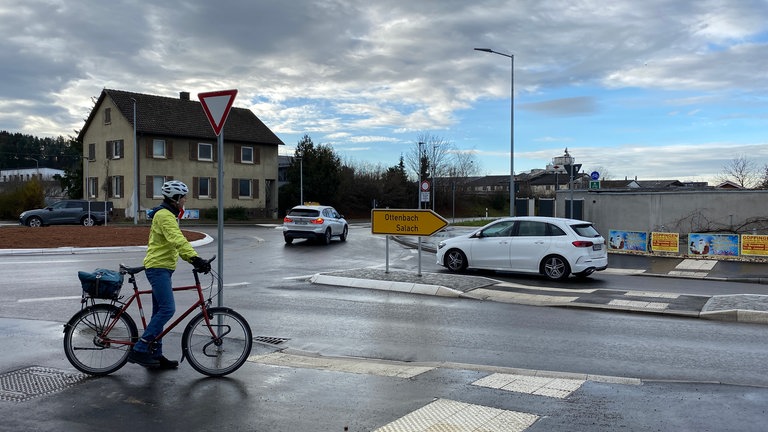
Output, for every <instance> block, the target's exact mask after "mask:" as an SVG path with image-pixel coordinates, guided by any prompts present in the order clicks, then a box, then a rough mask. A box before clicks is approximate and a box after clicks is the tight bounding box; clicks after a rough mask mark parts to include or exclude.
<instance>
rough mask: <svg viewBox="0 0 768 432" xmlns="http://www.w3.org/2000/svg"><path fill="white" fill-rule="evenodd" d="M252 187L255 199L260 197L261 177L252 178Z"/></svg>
mask: <svg viewBox="0 0 768 432" xmlns="http://www.w3.org/2000/svg"><path fill="white" fill-rule="evenodd" d="M251 189H252V192H251V193H252V194H253V198H254V199H259V179H253V180H251Z"/></svg>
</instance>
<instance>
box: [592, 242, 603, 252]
mask: <svg viewBox="0 0 768 432" xmlns="http://www.w3.org/2000/svg"><path fill="white" fill-rule="evenodd" d="M602 249H603V245H602V244H600V243H598V244H593V245H592V250H596V251H598V250H602Z"/></svg>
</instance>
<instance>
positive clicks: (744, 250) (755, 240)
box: [741, 234, 768, 256]
mask: <svg viewBox="0 0 768 432" xmlns="http://www.w3.org/2000/svg"><path fill="white" fill-rule="evenodd" d="M741 254H742V255H750V256H768V235H755V234H742V235H741Z"/></svg>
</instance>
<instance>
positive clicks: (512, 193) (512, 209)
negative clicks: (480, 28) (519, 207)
mask: <svg viewBox="0 0 768 432" xmlns="http://www.w3.org/2000/svg"><path fill="white" fill-rule="evenodd" d="M475 51H483V52H487V53H491V54H498V55H500V56H504V57H508V58H509V60H510V83H511V85H510V90H509V215H510V216H514V215H515V56H514V54H504V53H500V52H498V51H494V50H492V49H490V48H475Z"/></svg>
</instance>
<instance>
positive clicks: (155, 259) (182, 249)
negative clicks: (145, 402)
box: [128, 180, 211, 369]
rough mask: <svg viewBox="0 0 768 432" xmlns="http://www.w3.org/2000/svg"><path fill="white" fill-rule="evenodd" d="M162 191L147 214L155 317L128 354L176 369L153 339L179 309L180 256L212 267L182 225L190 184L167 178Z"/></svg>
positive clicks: (146, 363)
mask: <svg viewBox="0 0 768 432" xmlns="http://www.w3.org/2000/svg"><path fill="white" fill-rule="evenodd" d="M162 192H163V202H162V203H161V204H160V205H159V206H157V207H155V208H154V209H152V210H151V212H150V213H148V215H147V216H148V217H150V218H151V219H152V227H151V229H150V231H149V242H148V243H147V255H146V256H145V257H144V267H145V268H146V270H145V274H146V275H147V279H148V280H149V283H150V285H152V318H151V319H150V321H149V324H147V328H146V329H145V330H144V334H142V335H141V338H140V339H139V341H138V342H136V344H135V345H134V346H133V349H132V350H131V352H130V353H129V354H128V361H129V362H131V363H137V364H140V365H142V366H145V367H154V368H160V369H175V368H176V367H178V366H179V362H178V361H176V360H169V359H167V358H166V357H165V356H164V355H163V344H162V341H161V340H157V341H155V342H154V343H152V341H153V340H154V339H155V338H156V337H157V335H159V334H160V333H162V331H163V327H164V326H165V324H166V323H167V322H168V321H169V320H170V319H171V318H172V317H173V314H174V313H175V312H176V302H175V301H174V298H173V289H172V283H171V276H172V275H173V271H174V270H176V263H177V261H178V259H179V256H181V259H183V260H184V261H187V262H189V263H191V264H192V265H193V266H194V267H195V268H196V269H197V270H199V271H202V272H208V271H210V270H211V265H210V263H208V262H206V261H205V260H203V259H202V258H200V257H199V256H198V255H197V252H195V249H194V248H193V247H192V245H191V244H189V241H188V240H187V239H186V237H184V234H182V232H181V228H179V217H180V215H182V214H183V212H184V203H185V202H186V201H187V193H189V188H187V185H185V184H184V183H182V182H180V181H177V180H171V181H167V182H165V183H163V186H162Z"/></svg>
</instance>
